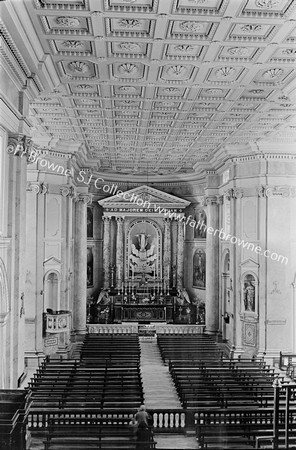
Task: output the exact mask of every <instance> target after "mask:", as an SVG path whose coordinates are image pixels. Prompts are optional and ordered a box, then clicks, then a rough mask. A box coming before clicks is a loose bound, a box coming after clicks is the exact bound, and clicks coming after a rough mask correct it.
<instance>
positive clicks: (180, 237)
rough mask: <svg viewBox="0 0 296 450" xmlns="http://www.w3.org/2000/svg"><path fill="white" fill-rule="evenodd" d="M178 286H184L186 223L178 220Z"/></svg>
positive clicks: (180, 287)
mask: <svg viewBox="0 0 296 450" xmlns="http://www.w3.org/2000/svg"><path fill="white" fill-rule="evenodd" d="M177 233H178V241H177V288H178V289H182V288H183V278H184V223H183V222H181V221H179V220H178V222H177Z"/></svg>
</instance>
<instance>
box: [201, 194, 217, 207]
mask: <svg viewBox="0 0 296 450" xmlns="http://www.w3.org/2000/svg"><path fill="white" fill-rule="evenodd" d="M211 205H218V196H217V195H213V196H208V197H205V198H204V206H211Z"/></svg>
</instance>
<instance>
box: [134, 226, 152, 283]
mask: <svg viewBox="0 0 296 450" xmlns="http://www.w3.org/2000/svg"><path fill="white" fill-rule="evenodd" d="M130 242H131V243H130V255H129V266H130V273H131V275H132V276H133V275H136V274H149V275H150V276H151V275H153V274H154V276H155V272H156V262H157V248H156V247H157V245H156V242H157V238H156V232H155V229H154V227H153V226H152V225H151V224H150V223H146V224H145V230H143V223H139V224H136V225H135V226H134V227H133V229H132V233H131V236H130Z"/></svg>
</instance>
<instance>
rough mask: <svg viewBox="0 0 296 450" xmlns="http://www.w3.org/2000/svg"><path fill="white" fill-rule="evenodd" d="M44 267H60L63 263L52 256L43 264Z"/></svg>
mask: <svg viewBox="0 0 296 450" xmlns="http://www.w3.org/2000/svg"><path fill="white" fill-rule="evenodd" d="M43 265H44V266H58V265H61V261H60V260H59V259H57V258H55V257H54V256H50V257H49V258H47V259H46V260H45V261H44V262H43Z"/></svg>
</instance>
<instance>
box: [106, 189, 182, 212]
mask: <svg viewBox="0 0 296 450" xmlns="http://www.w3.org/2000/svg"><path fill="white" fill-rule="evenodd" d="M115 188H116V186H115ZM115 188H114V190H113V192H112V193H113V194H114V195H112V196H111V197H108V198H104V199H103V200H99V202H98V203H99V204H100V205H101V206H102V207H103V208H114V207H117V208H120V207H124V208H133V207H135V205H137V206H141V203H142V201H143V205H142V206H144V208H151V209H152V208H155V207H158V206H161V207H163V208H168V209H170V208H178V209H184V208H186V206H188V205H190V202H188V201H187V200H184V199H182V198H179V197H176V196H175V195H172V194H167V193H166V192H163V191H159V190H158V189H155V188H152V187H150V186H145V185H144V186H139V187H136V188H134V189H130V190H128V191H121V189H116V191H115ZM141 200H142V201H141Z"/></svg>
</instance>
